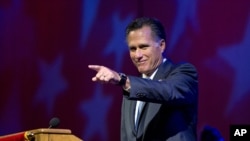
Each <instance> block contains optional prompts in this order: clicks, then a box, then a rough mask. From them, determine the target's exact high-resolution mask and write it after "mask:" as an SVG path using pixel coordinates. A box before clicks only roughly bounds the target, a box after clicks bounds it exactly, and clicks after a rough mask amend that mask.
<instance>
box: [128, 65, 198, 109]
mask: <svg viewBox="0 0 250 141" xmlns="http://www.w3.org/2000/svg"><path fill="white" fill-rule="evenodd" d="M169 71H170V72H165V73H166V74H162V75H161V76H162V77H161V79H158V80H155V79H154V80H148V79H143V78H140V77H134V76H128V77H129V80H130V84H131V89H130V93H129V94H128V95H127V98H128V99H131V100H142V101H147V102H154V103H166V104H170V105H183V104H192V103H193V102H195V101H196V100H197V97H198V96H197V95H198V74H197V71H196V69H195V67H194V66H193V65H191V64H189V63H185V64H180V65H177V66H175V67H174V68H173V69H171V70H169ZM157 73H158V72H157Z"/></svg>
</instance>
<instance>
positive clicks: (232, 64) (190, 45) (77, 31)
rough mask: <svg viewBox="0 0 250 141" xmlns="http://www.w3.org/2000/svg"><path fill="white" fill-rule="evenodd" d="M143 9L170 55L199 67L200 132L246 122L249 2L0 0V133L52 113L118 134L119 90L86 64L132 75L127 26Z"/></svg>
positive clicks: (99, 140) (114, 140)
mask: <svg viewBox="0 0 250 141" xmlns="http://www.w3.org/2000/svg"><path fill="white" fill-rule="evenodd" d="M140 16H151V17H156V18H158V19H159V20H161V21H162V23H163V24H164V26H165V28H166V32H167V56H168V58H171V59H172V60H173V61H174V62H176V63H177V62H180V61H187V62H190V63H192V64H194V65H195V66H196V68H197V70H198V72H199V124H198V130H197V134H198V135H200V134H201V132H202V130H203V129H204V127H207V126H211V127H212V128H215V129H216V130H218V131H219V133H220V134H221V135H222V136H223V138H224V139H225V140H228V139H229V126H230V125H231V124H250V112H249V106H250V1H249V0H154V1H151V0H119V1H117V0H74V1H69V0H35V1H33V0H0V135H6V134H11V133H15V132H20V131H25V130H31V129H37V128H48V126H49V121H50V119H51V118H53V117H58V118H60V120H61V123H60V126H59V128H66V129H71V131H72V132H73V134H75V135H76V136H78V137H80V138H82V139H84V140H86V141H118V140H119V139H120V109H121V99H122V94H121V89H120V88H119V87H118V86H110V85H101V84H97V83H94V82H92V81H91V78H92V77H93V76H94V75H95V72H94V71H92V70H89V69H88V67H87V66H88V65H89V64H99V65H105V66H108V67H110V68H113V69H114V70H116V71H119V72H124V73H126V74H130V75H137V74H138V73H137V70H136V69H135V67H134V66H133V64H132V62H131V61H130V58H129V54H128V48H127V46H126V43H125V27H126V25H127V24H128V23H129V22H130V21H131V20H133V19H134V18H136V17H140Z"/></svg>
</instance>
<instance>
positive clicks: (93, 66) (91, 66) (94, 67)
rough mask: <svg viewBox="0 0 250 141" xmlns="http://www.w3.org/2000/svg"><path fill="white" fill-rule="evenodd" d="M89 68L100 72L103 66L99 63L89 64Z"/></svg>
mask: <svg viewBox="0 0 250 141" xmlns="http://www.w3.org/2000/svg"><path fill="white" fill-rule="evenodd" d="M88 68H90V69H92V70H95V71H97V72H98V71H99V70H100V68H101V66H99V65H88Z"/></svg>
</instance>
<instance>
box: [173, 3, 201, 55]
mask: <svg viewBox="0 0 250 141" xmlns="http://www.w3.org/2000/svg"><path fill="white" fill-rule="evenodd" d="M176 13H177V14H176V16H175V17H176V19H175V20H174V23H173V28H172V29H173V30H172V33H171V36H170V40H169V45H168V52H169V53H171V52H172V51H173V48H174V47H175V45H176V43H177V42H178V40H179V38H180V36H181V35H182V33H183V32H184V31H185V26H186V24H187V22H191V24H192V26H193V28H194V29H195V30H196V31H197V30H198V22H197V19H198V18H197V15H196V13H197V0H177V12H176Z"/></svg>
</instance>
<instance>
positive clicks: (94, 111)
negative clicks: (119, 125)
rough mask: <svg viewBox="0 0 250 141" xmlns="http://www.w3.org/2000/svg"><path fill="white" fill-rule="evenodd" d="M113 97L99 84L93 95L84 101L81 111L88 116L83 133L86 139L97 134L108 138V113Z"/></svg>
mask: <svg viewBox="0 0 250 141" xmlns="http://www.w3.org/2000/svg"><path fill="white" fill-rule="evenodd" d="M112 101H113V97H112V96H109V95H108V96H105V95H104V94H103V88H102V85H101V84H97V85H96V87H95V92H94V94H93V97H92V98H91V99H89V100H86V101H83V102H82V104H81V106H80V107H81V111H82V113H83V114H84V116H87V122H86V123H87V125H86V126H85V132H84V135H83V138H84V140H90V138H91V137H93V136H95V135H100V138H101V139H102V140H103V141H105V140H107V134H108V133H107V132H108V129H107V116H108V115H107V114H108V111H109V110H110V106H111V104H112Z"/></svg>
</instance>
